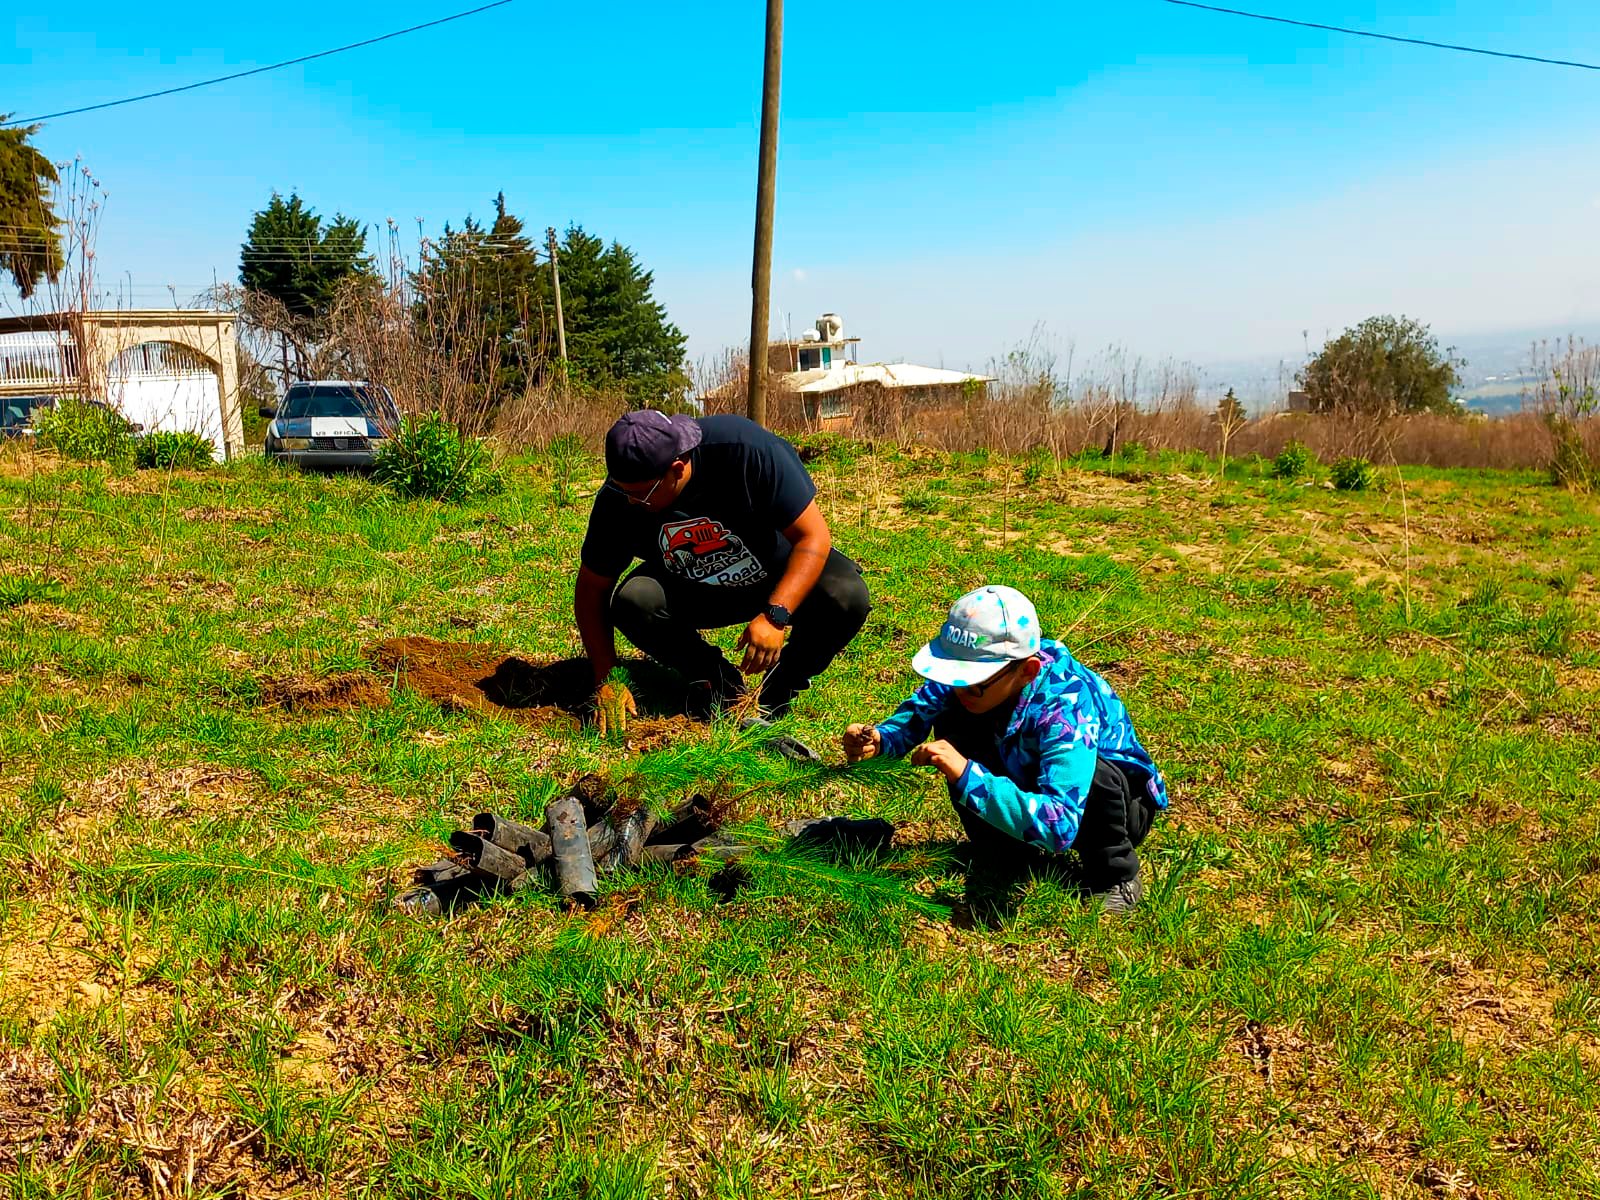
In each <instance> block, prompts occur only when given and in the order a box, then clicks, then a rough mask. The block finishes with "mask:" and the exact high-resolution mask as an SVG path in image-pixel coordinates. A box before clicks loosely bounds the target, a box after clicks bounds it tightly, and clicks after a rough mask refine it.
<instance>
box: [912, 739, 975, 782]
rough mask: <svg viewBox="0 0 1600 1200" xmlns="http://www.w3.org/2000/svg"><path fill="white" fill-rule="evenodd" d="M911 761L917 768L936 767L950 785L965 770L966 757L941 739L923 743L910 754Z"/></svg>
mask: <svg viewBox="0 0 1600 1200" xmlns="http://www.w3.org/2000/svg"><path fill="white" fill-rule="evenodd" d="M911 761H912V762H913V763H915V764H916V765H917V766H919V767H938V768H939V772H940V774H942V775H943V776H944V777H945V778H946V779H948V780H949V781H950V782H951V783H954V782H955V781H956V780H958V779H960V778H961V776H962V773H963V772H964V771H966V769H967V759H966V755H964V754H962V753H961V751H959V750H957V749H956V748H955V747H954V746H952V745H951V744H950V743H949V742H947V741H944V740H943V739H941V740H939V741H936V742H925V743H923V744H922V745H920V746H918V747H917V748H916V749H915V750H913V751H912V752H911Z"/></svg>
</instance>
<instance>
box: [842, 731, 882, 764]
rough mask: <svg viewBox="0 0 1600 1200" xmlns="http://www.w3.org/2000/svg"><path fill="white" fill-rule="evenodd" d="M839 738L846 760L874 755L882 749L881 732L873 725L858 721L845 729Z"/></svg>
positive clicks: (854, 760) (859, 759)
mask: <svg viewBox="0 0 1600 1200" xmlns="http://www.w3.org/2000/svg"><path fill="white" fill-rule="evenodd" d="M839 740H840V741H841V742H842V743H844V756H845V760H846V761H848V762H860V761H861V760H862V759H863V758H873V757H876V755H877V754H878V752H879V751H880V750H882V749H883V734H881V733H879V732H878V731H877V729H876V728H875V727H873V726H871V725H862V724H861V723H859V722H857V723H856V724H854V725H852V726H850V727H849V728H848V729H846V730H845V731H844V733H843V734H841V735H840V737H839Z"/></svg>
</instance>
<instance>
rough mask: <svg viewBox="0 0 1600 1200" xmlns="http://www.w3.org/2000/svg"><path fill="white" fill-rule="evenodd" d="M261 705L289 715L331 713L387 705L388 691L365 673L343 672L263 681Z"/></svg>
mask: <svg viewBox="0 0 1600 1200" xmlns="http://www.w3.org/2000/svg"><path fill="white" fill-rule="evenodd" d="M261 702H262V703H263V704H265V705H266V706H267V707H269V708H281V709H284V710H286V711H288V712H295V713H317V712H331V711H334V710H337V709H344V708H375V707H379V706H382V705H385V704H388V703H389V691H388V689H387V688H385V687H384V686H383V684H382V683H380V682H379V681H378V680H377V679H376V678H374V677H373V676H371V675H369V674H367V672H365V671H345V672H342V673H341V674H338V675H328V676H325V677H323V678H321V679H306V678H301V677H298V676H289V677H286V678H281V679H264V680H262V682H261Z"/></svg>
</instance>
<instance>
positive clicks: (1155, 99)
mask: <svg viewBox="0 0 1600 1200" xmlns="http://www.w3.org/2000/svg"><path fill="white" fill-rule="evenodd" d="M1438 7H1439V6H1437V5H1434V4H1425V3H1422V2H1420V0H1410V2H1407V3H1398V4H1386V5H1384V6H1383V11H1382V12H1381V13H1374V12H1373V11H1372V8H1371V6H1370V5H1362V4H1356V3H1354V0H1274V2H1273V5H1272V11H1275V12H1279V13H1280V14H1281V15H1284V16H1292V17H1298V18H1304V19H1312V20H1325V21H1332V22H1336V23H1345V24H1353V25H1361V26H1366V27H1371V28H1382V29H1384V30H1385V31H1388V32H1393V33H1396V34H1401V35H1408V36H1421V37H1441V38H1443V39H1444V40H1458V41H1464V42H1470V43H1475V44H1483V45H1489V46H1493V47H1497V48H1504V49H1508V50H1516V51H1529V52H1536V53H1537V52H1541V51H1544V52H1550V51H1559V52H1560V53H1561V55H1562V56H1563V57H1572V58H1580V59H1600V28H1597V23H1596V22H1594V20H1593V9H1592V4H1590V3H1587V2H1579V0H1552V2H1551V3H1549V4H1546V5H1541V6H1538V8H1539V11H1537V12H1534V11H1531V10H1529V11H1518V12H1509V11H1507V9H1506V6H1504V5H1503V4H1501V3H1499V2H1498V0H1460V2H1459V3H1456V4H1454V5H1452V6H1451V11H1450V12H1449V13H1448V14H1441V13H1439V12H1438ZM447 11H449V9H448V8H447V7H441V6H439V5H437V4H436V3H425V2H424V0H400V2H398V3H396V4H394V5H390V6H387V7H386V8H385V10H384V13H383V17H384V19H383V21H382V22H381V27H379V28H375V27H374V25H373V21H374V18H372V17H371V16H370V15H367V16H365V17H362V18H360V19H359V20H358V19H357V18H356V17H355V15H354V14H338V13H328V14H324V15H323V17H322V18H321V19H319V20H318V22H316V24H315V26H314V27H313V26H311V25H308V24H306V23H264V22H259V21H256V20H252V19H250V18H249V17H248V15H247V14H244V13H242V12H234V11H231V10H219V9H216V8H215V7H213V6H205V5H201V4H198V3H195V2H194V0H174V2H173V3H171V4H169V5H164V6H162V7H161V8H160V9H158V10H132V9H129V8H127V7H126V6H118V5H112V4H107V3H104V0H86V3H84V4H81V5H78V6H75V7H71V8H67V9H56V10H51V11H49V12H48V13H44V14H37V15H25V16H22V17H19V18H18V19H17V21H16V23H15V38H14V42H13V43H12V44H9V45H0V69H3V70H4V77H5V84H6V87H5V98H4V101H3V103H4V106H5V108H6V109H7V110H9V111H11V112H12V113H13V114H15V115H25V114H26V113H29V112H44V111H52V110H54V109H57V108H62V107H67V106H69V105H71V104H76V103H93V102H96V101H99V100H103V99H109V98H114V97H115V96H118V95H123V94H129V93H136V92H142V91H148V90H155V89H157V88H160V87H165V86H172V85H173V84H176V83H184V82H188V81H191V80H193V79H196V78H202V77H205V76H207V75H211V74H218V73H222V72H224V71H227V70H237V69H241V68H245V67H248V66H252V65H256V64H258V63H265V62H271V61H276V60H280V59H283V58H288V57H292V56H294V55H296V54H302V53H305V52H307V51H311V50H316V49H321V48H324V47H326V46H329V45H334V44H338V43H339V42H341V41H349V40H356V39H358V38H360V37H366V36H370V35H371V34H372V33H374V32H381V31H382V30H385V29H389V28H397V27H399V26H401V25H405V24H410V23H414V22H418V21H423V20H428V19H430V18H433V17H437V16H439V15H442V14H443V13H444V12H447ZM970 19H971V10H970V8H969V7H967V6H959V7H958V6H956V5H954V4H949V3H940V2H931V3H924V4H919V5H918V6H917V7H916V9H914V10H913V9H911V8H910V6H904V7H900V6H882V5H880V6H872V7H871V8H870V9H868V10H865V11H853V12H852V13H851V15H850V20H849V22H848V23H847V24H848V28H847V29H845V30H844V31H843V32H837V31H836V32H835V33H834V34H833V35H830V36H822V34H821V26H820V25H819V24H818V23H817V22H816V21H814V20H813V14H809V13H808V12H806V11H805V10H802V9H800V8H797V7H795V6H792V5H791V6H790V13H789V26H788V37H787V39H786V60H785V77H784V89H785V90H784V124H783V133H782V138H783V141H782V151H781V153H780V160H779V179H778V186H779V191H778V226H777V244H776V248H775V280H774V294H773V302H772V309H773V313H774V317H775V328H774V333H779V332H781V330H782V328H783V326H782V321H783V319H784V317H785V316H787V317H788V318H789V320H790V328H791V329H792V330H795V331H798V330H800V329H804V328H807V327H809V325H810V324H811V323H812V322H813V321H814V320H815V318H816V316H817V315H818V314H820V313H822V312H824V311H835V312H839V313H840V314H842V315H843V317H844V319H845V322H846V324H847V326H848V327H849V330H850V331H851V332H852V333H855V334H859V335H860V336H861V337H863V338H864V339H865V341H864V343H863V354H864V357H866V358H867V359H870V360H878V359H896V358H903V359H910V360H913V361H918V362H925V363H929V364H931V365H945V366H950V367H955V368H980V367H982V366H983V365H984V364H985V363H986V362H987V361H988V360H989V359H990V358H992V357H996V356H998V355H1001V354H1003V353H1004V352H1005V351H1006V350H1007V349H1009V348H1011V347H1013V346H1016V345H1018V344H1020V343H1023V342H1026V341H1027V340H1028V338H1029V337H1030V335H1031V332H1032V331H1033V330H1034V329H1035V328H1036V327H1042V328H1043V330H1044V331H1045V332H1046V334H1047V335H1048V336H1049V337H1051V338H1053V339H1055V340H1056V341H1057V342H1058V343H1060V344H1062V345H1065V344H1067V343H1069V342H1070V343H1071V344H1073V345H1074V346H1076V347H1077V350H1078V352H1079V353H1080V354H1082V353H1086V352H1087V353H1094V352H1096V351H1098V350H1099V349H1101V348H1102V347H1105V346H1107V345H1111V344H1117V345H1122V346H1125V347H1127V348H1128V350H1129V351H1130V352H1131V353H1136V354H1138V355H1140V356H1142V357H1144V358H1145V359H1146V360H1151V361H1154V360H1158V359H1160V358H1163V357H1168V356H1170V357H1172V358H1175V359H1180V360H1187V361H1191V362H1195V363H1197V364H1201V365H1207V364H1218V363H1221V364H1227V363H1229V362H1241V361H1244V360H1249V359H1252V358H1259V357H1263V356H1267V357H1272V356H1281V355H1285V354H1288V353H1292V352H1294V351H1296V350H1297V348H1299V347H1300V346H1301V344H1302V343H1301V331H1302V330H1305V331H1309V336H1310V339H1311V341H1312V342H1313V343H1316V342H1319V341H1320V340H1321V339H1322V337H1324V336H1325V335H1326V334H1328V333H1334V332H1337V331H1338V330H1340V329H1342V328H1344V327H1346V326H1347V325H1350V324H1353V323H1354V322H1356V321H1359V320H1360V319H1362V318H1363V317H1366V316H1369V315H1372V314H1373V313H1378V312H1396V313H1402V312H1403V313H1406V314H1409V315H1411V316H1415V317H1417V318H1419V319H1421V320H1423V321H1425V322H1427V323H1429V324H1430V325H1431V326H1432V327H1433V328H1434V329H1435V330H1436V331H1437V332H1439V333H1440V335H1441V337H1443V338H1444V339H1445V340H1450V339H1451V338H1463V337H1467V336H1472V335H1477V334H1484V333H1499V332H1501V331H1515V330H1548V331H1550V333H1551V335H1552V336H1553V335H1555V334H1557V333H1560V332H1564V331H1565V330H1567V329H1569V328H1579V329H1581V328H1594V327H1600V234H1597V232H1596V231H1597V229H1600V89H1597V88H1596V86H1595V80H1594V79H1593V78H1592V77H1590V76H1589V75H1588V74H1587V73H1584V72H1578V71H1563V70H1561V69H1557V68H1549V67H1539V66H1534V65H1530V64H1520V63H1511V62H1503V61H1497V60H1487V59H1477V58H1474V57H1471V56H1462V55H1451V54H1447V53H1444V52H1440V51H1433V50H1428V49H1424V48H1420V47H1403V46H1393V45H1388V44H1383V43H1373V42H1368V41H1365V40H1360V39H1351V38H1343V37H1340V36H1339V35H1334V34H1324V33H1317V32H1315V31H1311V30H1304V29H1291V28H1286V27H1276V26H1267V25H1262V24H1260V23H1257V22H1249V21H1242V20H1237V19H1229V18H1224V17H1220V16H1215V15H1208V14H1198V13H1193V12H1189V11H1186V10H1182V9H1177V8H1173V7H1172V6H1168V5H1160V4H1154V3H1149V2H1148V0H1130V2H1129V3H1127V4H1124V5H1121V6H1118V7H1117V8H1116V10H1115V11H1112V10H1106V11H1096V12H1086V11H1080V10H1078V9H1067V8H1065V7H1062V6H1054V5H1048V4H1042V3H1041V4H1033V5H1029V4H1023V5H1018V6H1012V7H1010V8H1008V9H1007V10H1006V11H1005V13H1004V14H1003V20H1002V21H1001V23H1000V24H996V23H994V22H992V21H991V22H988V23H987V24H986V25H985V27H984V29H983V31H982V32H981V33H980V34H977V35H975V36H974V38H973V39H971V40H970V43H969V49H970V51H971V52H970V53H962V54H958V55H954V56H952V54H951V47H952V44H953V43H952V41H951V36H950V35H951V32H952V31H954V30H960V29H966V28H968V27H969V24H970ZM760 25H761V18H760V5H758V4H735V3H730V2H716V3H707V4H704V5H701V6H697V7H696V9H695V10H694V12H693V14H692V19H687V18H686V14H685V12H684V10H682V9H670V10H669V9H663V8H660V7H659V6H650V5H644V4H639V3H636V2H634V0H627V2H621V0H619V2H617V3H614V4H610V5H602V6H599V7H596V6H591V7H590V8H588V9H585V10H583V11H581V12H579V11H574V10H546V9H542V8H538V7H535V6H532V5H523V4H514V5H510V6H507V7H505V8H501V9H497V10H494V11H493V12H491V13H486V14H482V15H480V16H477V17H473V18H470V19H467V20H464V21H461V22H457V23H454V24H451V25H448V26H443V27H440V28H438V29H435V30H430V31H427V32H426V33H422V34H418V35H415V36H414V38H413V39H410V40H401V41H395V42H389V43H384V44H383V45H381V46H376V47H369V48H367V49H363V50H360V51H355V52H352V53H350V54H348V55H342V56H338V57H335V58H330V59H325V60H320V61H318V62H315V63H309V64H305V65H303V66H299V67H295V68H290V69H287V70H284V71H281V72H276V73H273V74H269V75H262V76H256V77H254V78H252V79H247V80H240V81H236V82H233V83H229V84H225V85H222V86H220V87H218V88H215V89H211V90H208V91H204V92H195V93H187V94H185V95H182V96H175V97H169V98H164V99H160V100H153V101H149V102H147V103H144V104H139V105H131V106H128V107H126V108H118V109H110V110H106V111H104V112H100V113H91V114H85V115H83V116H79V117H71V118H65V119H62V120H60V121H56V122H52V123H50V124H49V125H47V126H46V128H45V129H44V130H42V131H41V132H40V134H39V135H38V137H37V141H38V144H39V145H40V147H41V148H42V149H43V150H44V152H45V153H47V154H49V155H50V156H51V157H53V158H57V159H72V158H74V157H75V156H81V157H82V159H83V161H84V162H85V163H86V164H88V165H89V166H90V167H91V168H92V169H93V170H94V171H95V173H96V174H97V175H98V176H99V177H100V178H101V179H102V180H103V181H104V183H105V185H106V187H107V189H108V190H109V192H110V200H109V203H108V205H107V207H106V210H105V213H104V220H103V222H102V225H101V235H100V245H99V254H100V280H101V283H102V285H103V286H105V287H108V288H111V289H115V288H116V287H117V286H118V285H119V283H120V284H121V285H122V286H123V288H124V289H125V291H126V293H127V295H126V299H127V300H129V301H130V302H132V303H134V304H138V305H156V306H164V305H166V304H169V303H171V300H172V296H173V294H174V292H175V293H176V296H177V298H178V299H179V300H180V301H183V300H187V299H188V298H189V297H190V296H192V295H193V294H194V293H196V292H198V291H199V290H201V289H202V288H203V287H205V286H207V285H209V284H210V283H211V281H212V278H213V272H215V274H216V277H218V278H220V279H224V280H229V279H232V278H234V276H235V274H236V272H237V266H238V246H239V243H240V242H241V241H242V239H243V236H244V232H245V229H246V227H247V225H248V223H249V219H250V214H251V213H252V212H253V211H254V210H255V209H258V208H260V207H261V206H262V205H264V204H265V203H266V201H267V199H268V196H269V195H270V193H271V192H272V191H273V190H274V189H276V190H279V191H282V192H284V193H287V192H289V191H292V190H293V191H298V192H299V193H300V194H301V195H302V196H303V197H304V198H305V199H306V201H307V202H308V203H310V204H311V205H312V206H313V207H315V208H316V209H317V210H318V211H320V212H322V213H324V214H325V215H332V214H333V213H334V212H335V211H342V212H344V213H347V214H349V215H351V216H354V217H356V218H358V219H359V220H362V221H364V222H367V223H369V224H370V225H372V226H373V227H374V228H375V230H376V231H377V232H379V233H381V232H382V230H383V229H384V223H385V221H386V220H388V219H390V218H393V219H394V220H395V221H396V222H398V224H399V226H400V228H401V229H402V231H404V232H405V233H406V234H407V235H408V236H410V235H412V234H414V233H415V230H416V228H417V225H416V218H417V217H419V216H420V217H422V218H423V228H424V229H425V230H426V231H427V232H428V233H429V234H437V233H438V232H439V231H440V230H441V229H442V227H443V226H444V224H445V222H446V221H449V222H451V223H452V224H459V223H460V221H461V219H462V218H463V217H464V216H466V215H467V214H468V213H469V212H470V213H473V214H476V215H478V216H480V217H481V216H483V215H484V214H486V213H488V212H490V211H491V206H492V200H493V197H494V195H495V193H496V192H498V191H501V190H504V192H505V193H506V196H507V201H508V204H509V206H510V208H511V210H512V211H513V212H515V213H517V214H518V215H519V216H521V217H523V218H524V220H525V221H526V222H527V224H528V226H529V228H530V229H531V230H533V231H542V229H543V228H544V227H545V226H546V225H556V226H558V227H565V226H566V225H567V224H568V223H569V222H577V223H579V224H582V225H583V226H584V227H585V228H587V229H589V230H590V231H591V232H593V233H597V234H599V235H601V236H604V237H606V238H616V239H618V240H621V241H623V242H625V243H627V244H628V245H630V246H632V247H633V248H634V249H635V250H636V251H637V252H638V254H639V256H640V258H641V260H642V262H643V263H644V264H645V266H646V267H647V268H649V269H650V270H652V271H653V272H654V273H655V276H656V293H657V297H658V299H660V300H661V301H662V302H663V303H664V304H665V305H666V306H667V309H668V311H669V313H670V315H671V316H672V318H673V319H674V320H675V321H676V322H677V323H678V324H679V325H680V326H681V327H682V328H683V329H684V330H685V332H686V333H687V334H688V335H689V339H690V347H689V353H690V357H691V360H694V359H699V358H705V357H711V356H715V355H717V354H719V353H720V352H721V351H722V350H724V349H725V348H729V347H738V346H739V345H741V344H742V343H743V341H744V338H745V336H746V334H747V330H748V313H749V300H750V297H749V254H750V226H751V208H752V192H753V184H754V159H755V123H756V111H757V106H758V91H759V49H760ZM1023 32H1025V33H1026V35H1027V36H1021V33H1023ZM130 281H131V286H130Z"/></svg>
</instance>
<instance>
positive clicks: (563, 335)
mask: <svg viewBox="0 0 1600 1200" xmlns="http://www.w3.org/2000/svg"><path fill="white" fill-rule="evenodd" d="M544 236H545V244H546V245H548V246H549V247H550V282H551V284H552V285H554V287H555V291H556V353H557V354H559V355H560V357H561V361H562V362H563V363H565V362H566V361H567V323H566V321H565V319H563V317H562V316H561V263H560V261H559V260H558V258H557V256H556V227H555V226H554V225H552V226H550V227H549V228H548V229H546V230H545V231H544Z"/></svg>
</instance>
